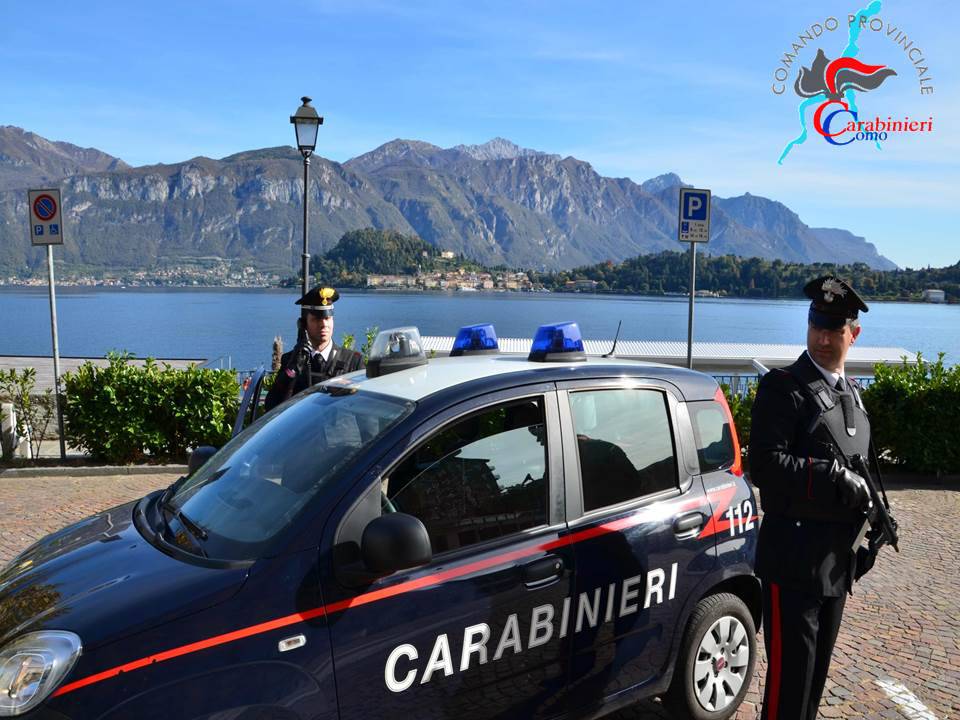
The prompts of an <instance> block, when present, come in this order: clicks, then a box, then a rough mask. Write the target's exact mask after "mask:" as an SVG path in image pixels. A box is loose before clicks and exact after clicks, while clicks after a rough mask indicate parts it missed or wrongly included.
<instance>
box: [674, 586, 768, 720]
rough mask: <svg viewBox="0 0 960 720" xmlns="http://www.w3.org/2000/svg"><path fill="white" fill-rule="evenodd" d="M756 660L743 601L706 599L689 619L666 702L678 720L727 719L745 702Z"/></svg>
mask: <svg viewBox="0 0 960 720" xmlns="http://www.w3.org/2000/svg"><path fill="white" fill-rule="evenodd" d="M756 660H757V630H756V627H755V626H754V624H753V616H752V615H751V614H750V610H749V609H748V608H747V606H746V605H745V604H744V602H743V600H741V599H740V598H739V597H737V596H736V595H732V594H730V593H720V594H717V595H710V596H708V597H705V598H704V599H703V600H701V601H700V602H699V603H698V604H697V607H696V608H694V611H693V613H692V614H691V615H690V621H689V622H688V623H687V629H686V632H684V635H683V643H682V645H681V647H680V655H679V656H678V657H677V668H676V670H675V671H674V674H673V683H672V684H671V686H670V690H669V692H668V694H667V696H666V697H665V698H664V699H665V700H666V702H667V704H668V705H669V706H670V707H671V709H673V711H674V713H676V715H677V716H678V717H689V718H693V720H725V719H726V718H729V717H730V716H732V715H733V713H734V712H736V709H737V708H738V707H739V706H740V703H741V702H742V701H743V696H744V695H746V693H747V688H748V687H749V685H750V679H751V678H752V677H753V670H754V666H755V665H756Z"/></svg>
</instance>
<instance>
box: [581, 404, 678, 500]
mask: <svg viewBox="0 0 960 720" xmlns="http://www.w3.org/2000/svg"><path fill="white" fill-rule="evenodd" d="M570 411H571V414H572V415H573V426H574V431H575V432H576V434H577V452H578V455H579V458H580V479H581V483H582V490H583V509H584V510H585V511H590V510H596V509H597V508H601V507H606V506H608V505H615V504H617V503H622V502H626V501H628V500H633V499H635V498H639V497H642V496H644V495H649V494H650V493H655V492H659V491H661V490H667V489H669V488H673V487H677V465H676V458H675V451H674V445H673V435H672V433H671V432H670V417H669V410H668V406H667V399H666V395H665V394H664V393H663V392H661V391H659V390H648V389H643V388H630V389H612V390H589V391H579V392H571V393H570Z"/></svg>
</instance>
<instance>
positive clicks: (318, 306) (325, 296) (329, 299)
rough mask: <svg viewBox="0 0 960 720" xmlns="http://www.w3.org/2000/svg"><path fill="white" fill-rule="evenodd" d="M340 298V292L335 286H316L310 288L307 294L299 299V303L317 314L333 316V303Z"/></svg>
mask: <svg viewBox="0 0 960 720" xmlns="http://www.w3.org/2000/svg"><path fill="white" fill-rule="evenodd" d="M339 299H340V293H338V292H337V291H336V290H335V289H334V288H332V287H315V288H311V289H310V290H308V291H307V294H306V295H304V296H303V297H302V298H300V299H299V300H297V305H299V306H300V307H302V308H303V309H304V310H309V311H310V312H312V313H314V314H316V315H320V316H322V317H333V304H334V303H335V302H336V301H337V300H339Z"/></svg>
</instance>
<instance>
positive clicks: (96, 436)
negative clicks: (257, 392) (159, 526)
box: [63, 353, 239, 463]
mask: <svg viewBox="0 0 960 720" xmlns="http://www.w3.org/2000/svg"><path fill="white" fill-rule="evenodd" d="M107 360H108V364H107V366H106V367H99V366H97V365H94V364H93V363H90V362H88V363H85V364H84V365H82V366H81V367H80V368H78V369H77V371H76V372H73V373H67V374H66V375H64V378H63V380H64V388H65V395H66V404H65V408H64V424H65V434H66V437H67V440H68V441H69V442H71V443H72V444H73V445H75V446H77V447H81V448H83V449H85V450H86V451H87V452H89V453H90V454H91V455H92V456H93V457H95V458H97V459H102V460H106V461H107V462H111V463H129V462H135V461H137V460H140V459H142V458H143V457H144V455H146V454H148V453H149V454H150V455H151V456H152V457H154V458H163V459H175V460H181V459H183V458H184V457H185V456H186V452H187V449H188V448H189V447H196V446H198V445H222V444H223V443H225V442H226V441H227V440H228V439H229V438H230V431H231V428H232V425H233V420H234V417H235V416H236V413H237V408H238V403H239V400H238V395H239V387H238V384H237V380H236V376H235V375H234V374H233V372H232V371H230V370H210V369H204V368H199V367H195V366H193V367H190V368H188V369H186V370H177V369H174V368H172V367H170V366H169V365H167V364H163V366H162V367H161V366H158V365H157V364H156V363H155V362H154V361H153V360H152V359H148V360H147V361H146V364H145V365H144V366H142V367H139V366H136V365H133V364H131V363H130V362H129V360H130V355H129V354H126V353H110V354H109V355H107Z"/></svg>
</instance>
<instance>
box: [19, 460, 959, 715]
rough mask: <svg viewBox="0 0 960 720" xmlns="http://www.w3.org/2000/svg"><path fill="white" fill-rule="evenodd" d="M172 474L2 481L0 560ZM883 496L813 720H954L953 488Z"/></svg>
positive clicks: (655, 708) (756, 701)
mask: <svg viewBox="0 0 960 720" xmlns="http://www.w3.org/2000/svg"><path fill="white" fill-rule="evenodd" d="M173 479H174V476H173V475H169V474H158V475H140V476H111V477H102V478H70V477H67V478H16V479H14V478H7V479H5V478H3V476H2V475H0V564H3V563H5V562H7V561H9V560H10V559H11V558H12V557H13V556H14V555H15V554H16V553H18V552H19V551H20V550H22V549H24V548H25V547H27V546H28V545H29V544H30V543H32V542H33V541H34V540H37V539H38V538H40V537H42V536H43V535H45V534H47V533H49V532H52V531H54V530H57V529H58V528H60V527H63V526H64V525H67V524H69V523H71V522H74V521H76V520H79V519H81V518H83V517H86V516H87V515H90V514H91V513H93V512H96V511H99V510H102V509H106V508H108V507H111V506H113V505H117V504H120V503H123V502H125V501H127V500H130V499H133V498H137V497H140V496H142V495H144V494H146V493H147V492H149V491H151V490H154V489H156V488H160V487H163V486H165V485H168V484H169V483H170V482H172V481H173ZM890 502H891V503H892V504H893V506H894V508H895V510H896V516H897V520H898V522H899V523H900V533H901V550H902V552H901V553H900V554H899V555H897V554H895V553H894V552H893V551H892V550H884V551H883V553H882V554H881V557H880V559H879V560H878V562H877V567H876V568H874V570H873V572H871V573H870V574H869V575H868V576H867V577H865V578H864V579H863V581H861V582H860V583H859V584H858V585H857V586H856V587H855V589H854V592H855V594H854V596H853V597H852V598H850V599H849V601H848V602H847V609H846V613H845V615H844V623H843V627H842V628H841V631H840V637H839V639H838V641H837V647H836V650H835V652H834V656H833V665H832V668H831V672H830V679H829V680H828V681H827V687H826V691H825V693H824V700H823V703H822V704H821V708H820V715H819V717H821V718H866V719H868V720H886V719H888V718H915V719H917V720H930V717H931V716H929V715H922V714H917V711H916V710H913V711H912V712H911V711H909V710H903V709H901V706H899V705H898V704H897V703H896V702H895V701H894V700H892V699H890V697H888V695H887V694H886V693H885V692H884V691H883V690H882V689H881V687H880V686H879V685H878V683H877V680H881V679H893V680H894V681H896V682H899V683H901V684H902V685H904V686H906V688H908V689H909V690H910V691H911V692H912V693H913V694H914V695H915V696H916V697H917V698H918V699H919V701H920V702H922V703H923V704H924V705H925V706H926V708H927V709H928V711H929V712H930V713H932V714H933V716H934V717H936V718H939V720H946V719H947V718H957V719H958V720H960V491H955V490H944V489H896V490H892V491H891V492H890ZM759 640H760V653H761V654H760V659H759V663H758V668H757V674H756V676H755V677H754V679H753V682H752V683H751V686H750V690H749V693H748V694H747V698H746V702H745V703H744V704H743V706H742V707H741V708H740V710H739V711H738V713H737V714H736V716H735V717H736V720H754V718H755V717H757V714H758V711H759V706H760V700H761V698H762V693H763V675H764V672H765V669H766V662H765V659H764V657H763V648H762V636H761V638H760V639H759ZM669 717H670V716H669V715H668V714H667V713H666V711H665V710H664V709H663V708H662V707H661V705H660V704H659V702H657V701H650V702H645V703H641V705H640V706H638V707H636V708H631V709H630V710H629V711H625V712H622V713H619V714H618V715H617V716H616V718H617V720H628V719H629V720H647V719H651V720H652V719H654V718H669Z"/></svg>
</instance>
